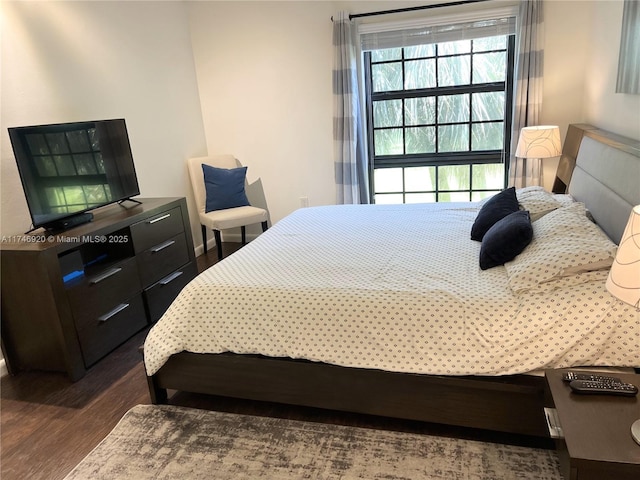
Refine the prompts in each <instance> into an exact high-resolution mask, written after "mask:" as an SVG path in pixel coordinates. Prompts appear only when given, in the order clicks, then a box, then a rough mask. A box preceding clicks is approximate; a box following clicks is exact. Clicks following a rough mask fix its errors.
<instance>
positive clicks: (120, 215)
mask: <svg viewBox="0 0 640 480" xmlns="http://www.w3.org/2000/svg"><path fill="white" fill-rule="evenodd" d="M137 200H138V201H139V202H141V204H139V205H138V204H135V203H133V202H125V203H123V204H122V205H111V206H108V207H104V208H101V209H99V210H96V211H95V212H94V219H93V221H92V222H90V223H87V224H84V225H80V226H78V227H75V228H73V229H70V230H67V231H65V232H63V233H59V234H56V233H49V232H43V233H38V232H35V233H33V234H29V235H16V236H9V237H7V236H5V237H3V238H2V243H1V244H0V254H1V260H2V264H1V274H2V284H1V288H2V292H1V295H2V296H1V301H2V350H3V353H4V357H5V360H6V362H7V367H8V369H9V372H10V373H16V372H18V371H20V370H30V369H34V370H49V371H62V372H66V373H67V374H68V375H69V377H70V378H71V379H72V380H77V379H79V378H81V377H82V376H83V375H84V373H85V372H86V369H87V368H89V367H90V366H91V365H93V364H94V363H96V362H97V361H98V360H100V359H101V358H102V357H104V356H105V355H107V354H108V353H109V352H111V351H112V350H113V349H115V348H116V347H118V346H119V345H120V344H122V343H123V342H125V341H126V340H128V339H129V338H131V336H133V335H134V334H135V333H137V332H139V331H140V330H142V329H144V328H145V327H147V326H148V325H150V324H152V323H153V322H155V321H157V320H158V319H159V318H160V316H162V314H163V313H164V311H165V310H166V309H167V307H168V306H169V305H170V303H171V302H172V301H173V299H174V298H175V296H176V295H177V294H178V292H180V290H181V289H182V288H183V287H184V286H185V285H186V284H187V283H188V282H189V280H191V279H192V278H193V277H194V276H195V275H196V271H197V270H196V264H195V253H194V249H193V239H192V235H191V228H190V225H189V214H188V211H187V204H186V201H185V199H184V198H140V199H137Z"/></svg>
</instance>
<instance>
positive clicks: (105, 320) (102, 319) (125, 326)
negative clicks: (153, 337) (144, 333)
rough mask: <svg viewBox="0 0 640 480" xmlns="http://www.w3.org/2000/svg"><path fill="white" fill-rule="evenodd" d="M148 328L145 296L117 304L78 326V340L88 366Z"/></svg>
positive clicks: (137, 296)
mask: <svg viewBox="0 0 640 480" xmlns="http://www.w3.org/2000/svg"><path fill="white" fill-rule="evenodd" d="M146 325H147V319H146V315H145V311H144V303H143V302H142V295H141V294H140V295H136V296H135V297H132V298H130V299H127V300H125V301H123V302H122V303H117V304H115V305H113V306H112V307H111V308H110V309H108V310H105V311H103V312H101V313H100V314H98V315H96V316H94V317H91V318H87V319H85V320H84V321H83V322H82V323H81V324H80V325H78V339H79V340H80V348H81V349H82V356H83V357H84V362H85V365H86V366H87V367H88V366H90V365H92V364H94V363H95V362H97V361H98V360H100V359H101V358H102V357H104V356H105V355H106V354H107V353H109V352H110V351H111V350H113V349H114V348H116V347H117V346H119V345H120V344H121V343H123V342H124V341H126V340H127V339H129V338H130V337H131V336H132V335H134V334H135V333H137V332H138V331H140V330H142V329H143V328H144V327H145V326H146Z"/></svg>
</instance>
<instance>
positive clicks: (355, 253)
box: [144, 203, 640, 375]
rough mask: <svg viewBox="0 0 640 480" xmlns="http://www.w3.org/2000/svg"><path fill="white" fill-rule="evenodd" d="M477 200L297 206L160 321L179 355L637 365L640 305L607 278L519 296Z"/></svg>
mask: <svg viewBox="0 0 640 480" xmlns="http://www.w3.org/2000/svg"><path fill="white" fill-rule="evenodd" d="M477 211H478V207H477V206H476V204H473V203H471V204H470V203H465V204H462V203H458V204H455V203H439V204H420V205H366V206H362V205H360V206H353V205H344V206H329V207H314V208H305V209H300V210H298V211H296V212H294V213H293V214H291V215H290V216H288V217H286V218H285V219H283V220H281V221H280V222H278V223H277V224H276V225H274V226H273V227H272V228H270V229H269V230H268V231H267V232H265V233H263V234H261V235H260V236H259V237H258V238H257V239H256V240H254V241H252V242H251V243H249V244H248V245H247V246H245V247H244V248H242V249H241V250H240V251H239V252H237V253H234V254H233V255H231V256H229V257H227V258H225V259H224V260H223V261H221V262H219V263H218V264H216V265H214V266H213V267H211V268H210V269H208V270H207V271H205V272H203V273H202V274H201V275H199V276H198V277H196V278H195V279H194V280H193V281H192V282H191V283H190V284H189V285H187V287H185V289H184V290H183V291H182V293H181V294H180V295H179V296H178V297H177V299H176V300H175V302H174V303H173V304H172V305H171V307H170V308H169V309H168V310H167V312H166V313H165V315H164V316H163V317H162V318H161V319H160V321H159V322H158V323H157V324H156V325H155V326H154V327H153V328H152V329H151V331H150V333H149V335H148V337H147V339H146V341H145V346H144V356H145V366H146V370H147V374H149V375H152V374H154V373H155V372H156V371H157V370H158V369H159V368H160V367H161V366H162V365H163V364H164V362H165V361H166V360H167V359H168V358H169V357H170V356H171V355H172V354H174V353H178V352H181V351H188V352H194V353H221V352H227V351H228V352H235V353H245V354H262V355H266V356H272V357H291V358H304V359H308V360H312V361H321V362H326V363H330V364H335V365H342V366H349V367H363V368H373V369H381V370H388V371H395V372H412V373H425V374H442V375H471V374H478V375H506V374H517V373H526V372H530V371H533V370H538V369H543V368H552V367H553V368H560V367H570V366H579V365H582V366H592V365H608V366H627V367H628V366H638V365H640V315H639V314H638V312H636V311H635V310H634V309H633V308H631V307H629V306H625V305H624V304H623V303H621V302H619V301H617V300H615V299H613V297H611V295H610V294H609V293H608V292H607V290H606V289H605V286H604V283H605V279H606V275H607V271H604V272H603V273H602V278H601V279H600V280H598V281H592V282H589V283H585V284H582V285H578V286H573V287H570V288H563V289H558V290H555V291H553V292H551V293H546V294H530V293H526V294H519V295H516V294H514V293H513V292H512V291H511V289H510V288H509V287H508V285H507V274H506V270H505V268H504V267H495V268H492V269H489V270H485V271H482V270H480V268H479V264H478V256H479V251H480V243H479V242H475V241H472V240H470V238H469V236H470V230H471V225H472V224H473V220H474V219H475V216H476V214H477Z"/></svg>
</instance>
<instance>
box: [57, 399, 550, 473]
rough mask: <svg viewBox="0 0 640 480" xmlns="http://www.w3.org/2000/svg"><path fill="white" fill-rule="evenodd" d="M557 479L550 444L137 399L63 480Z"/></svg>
mask: <svg viewBox="0 0 640 480" xmlns="http://www.w3.org/2000/svg"><path fill="white" fill-rule="evenodd" d="M561 478H562V477H561V476H560V473H559V467H558V460H557V457H556V454H555V452H553V451H549V450H539V449H533V448H525V447H518V446H511V445H499V444H492V443H483V442H477V441H470V440H460V439H455V438H444V437H434V436H427V435H416V434H410V433H402V432H393V431H385V430H373V429H366V428H356V427H347V426H340V425H327V424H321V423H311V422H301V421H294V420H282V419H277V418H268V417H258V416H248V415H238V414H232V413H220V412H211V411H206V410H196V409H191V408H184V407H175V406H159V405H138V406H136V407H134V408H132V409H131V410H130V411H129V412H127V413H126V414H125V416H124V417H123V418H122V420H121V421H120V423H119V424H118V425H117V426H116V427H115V428H114V429H113V431H112V432H111V433H110V434H109V435H108V436H107V437H106V438H105V439H104V440H103V441H102V442H101V443H100V444H99V445H98V446H97V447H96V448H95V449H94V450H93V451H92V452H91V453H90V454H89V455H88V456H87V457H86V458H85V459H84V460H83V461H82V462H81V463H80V464H79V465H78V466H77V467H76V468H75V469H74V470H73V471H72V472H71V473H70V474H69V475H68V476H67V477H66V480H71V479H74V480H78V479H82V480H89V479H90V480H101V479H105V480H107V479H108V480H115V479H134V480H144V479H154V480H165V479H166V480H168V479H179V480H191V479H206V480H210V479H216V480H218V479H233V480H240V479H278V480H290V479H291V480H292V479H296V480H297V479H312V480H329V479H340V480H350V479H368V480H369V479H384V480H418V479H448V480H450V479H454V480H463V479H464V480H467V479H468V480H496V479H500V480H508V479H532V480H533V479H535V480H561Z"/></svg>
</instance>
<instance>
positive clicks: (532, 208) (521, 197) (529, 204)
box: [516, 186, 562, 222]
mask: <svg viewBox="0 0 640 480" xmlns="http://www.w3.org/2000/svg"><path fill="white" fill-rule="evenodd" d="M516 198H517V199H518V203H519V204H520V208H521V209H522V210H528V211H529V215H530V216H531V221H532V222H535V221H536V220H538V219H540V218H542V217H543V216H545V215H546V214H547V213H549V212H552V211H554V210H556V209H558V208H560V207H562V204H561V203H560V202H559V201H558V200H556V199H555V198H554V195H553V194H552V193H549V192H547V191H546V190H545V189H544V188H542V187H538V186H533V187H525V188H518V189H516Z"/></svg>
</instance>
